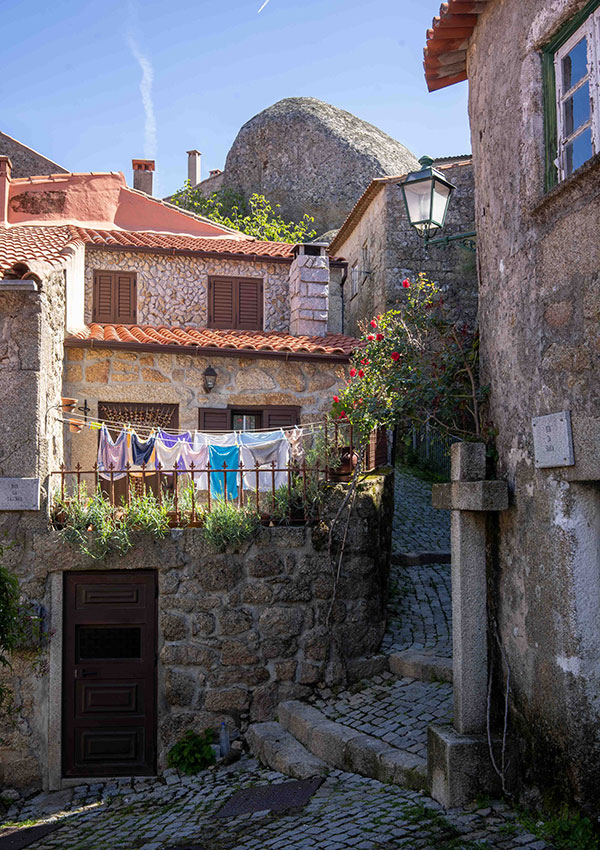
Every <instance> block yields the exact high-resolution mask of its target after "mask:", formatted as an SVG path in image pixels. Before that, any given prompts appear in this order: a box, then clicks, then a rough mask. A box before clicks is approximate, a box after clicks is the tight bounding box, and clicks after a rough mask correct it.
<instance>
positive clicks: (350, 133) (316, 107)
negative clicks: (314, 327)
mask: <svg viewBox="0 0 600 850" xmlns="http://www.w3.org/2000/svg"><path fill="white" fill-rule="evenodd" d="M418 167H419V165H418V162H417V159H416V157H415V156H414V155H413V154H412V153H411V152H410V151H409V150H408V148H406V147H405V146H404V145H402V144H401V143H400V142H398V141H396V139H392V138H391V136H388V135H387V134H386V133H384V132H382V131H381V130H379V129H378V128H377V127H374V126H373V125H372V124H368V123H367V122H366V121H363V120H362V119H360V118H357V117H356V116H355V115H352V114H351V113H350V112H346V111H344V110H343V109H338V108H337V107H335V106H331V105H330V104H328V103H323V101H321V100H317V99H316V98H314V97H290V98H286V99H285V100H280V101H278V102H277V103H275V104H273V106H269V107H268V109H265V110H264V111H263V112H260V113H259V114H258V115H255V116H254V118H251V119H250V121H248V122H247V123H246V124H244V126H243V127H242V128H241V130H240V131H239V133H238V134H237V137H236V139H235V141H234V143H233V145H232V147H231V150H230V151H229V154H228V155H227V162H226V164H225V170H224V172H223V174H222V175H219V177H220V178H222V179H221V180H220V181H219V182H220V184H221V185H222V186H223V187H226V188H231V189H235V190H237V191H240V192H242V194H244V195H245V196H246V197H248V195H250V194H251V193H252V192H258V193H260V194H262V195H266V197H267V198H269V200H270V201H271V202H273V203H278V204H280V205H281V212H282V214H283V215H284V217H286V218H288V219H293V220H297V219H299V218H301V216H302V215H303V214H304V213H305V212H307V213H309V214H310V215H312V216H314V218H315V228H316V230H317V232H318V233H321V232H323V231H326V230H330V229H332V228H336V227H339V226H340V225H341V224H342V222H343V221H344V219H345V218H346V216H347V215H348V213H349V212H350V210H351V209H352V207H353V206H354V204H355V203H356V201H357V200H358V198H359V197H360V195H361V194H362V193H363V192H364V190H365V189H366V187H367V186H368V184H369V183H370V181H371V180H372V179H373V178H374V177H382V176H384V175H386V174H404V173H405V172H406V171H410V170H413V169H415V168H418ZM207 182H208V181H207ZM200 185H201V186H202V184H200ZM206 188H207V189H208V186H207V187H206ZM211 191H214V188H212V189H211Z"/></svg>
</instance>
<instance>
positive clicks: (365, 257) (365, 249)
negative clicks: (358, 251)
mask: <svg viewBox="0 0 600 850" xmlns="http://www.w3.org/2000/svg"><path fill="white" fill-rule="evenodd" d="M370 272H371V260H370V257H369V243H368V242H365V243H364V244H363V246H362V268H361V273H362V279H363V283H364V282H365V280H366V279H367V276H368V275H369V274H370Z"/></svg>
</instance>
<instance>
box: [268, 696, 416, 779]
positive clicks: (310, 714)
mask: <svg viewBox="0 0 600 850" xmlns="http://www.w3.org/2000/svg"><path fill="white" fill-rule="evenodd" d="M278 716H279V722H280V723H281V724H282V726H283V727H284V728H285V729H286V730H287V731H288V732H290V733H291V734H292V735H293V736H294V738H295V739H296V740H297V741H300V743H301V744H303V745H304V747H306V748H307V749H308V750H309V751H310V752H311V753H312V754H313V755H314V756H316V757H318V759H319V760H322V761H323V762H326V763H327V764H328V765H331V767H334V768H337V769H338V770H345V771H348V772H350V773H358V774H360V775H361V776H368V777H370V778H371V779H378V780H379V781H380V782H390V783H393V784H394V785H402V786H404V787H405V788H411V789H413V790H416V791H418V790H421V789H425V788H426V787H427V763H426V761H425V760H424V759H422V758H419V756H415V755H414V754H413V753H409V752H406V751H404V750H401V749H399V748H398V747H392V746H390V745H389V744H386V743H385V741H381V740H379V739H378V738H374V737H372V736H371V735H365V734H364V733H362V732H359V731H357V730H356V729H351V728H350V727H349V726H343V725H342V724H341V723H335V722H334V721H333V720H328V718H327V717H325V715H324V714H322V713H321V712H320V711H319V710H318V709H316V708H313V706H310V705H305V704H304V703H302V702H298V701H297V700H288V701H287V702H281V703H279V707H278ZM262 725H265V724H262Z"/></svg>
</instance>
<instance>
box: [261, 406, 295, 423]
mask: <svg viewBox="0 0 600 850" xmlns="http://www.w3.org/2000/svg"><path fill="white" fill-rule="evenodd" d="M299 414H300V408H298V407H265V409H264V410H263V424H262V427H263V428H289V427H291V426H292V425H297V424H298V422H299V419H300V415H299Z"/></svg>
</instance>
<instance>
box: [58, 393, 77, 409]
mask: <svg viewBox="0 0 600 850" xmlns="http://www.w3.org/2000/svg"><path fill="white" fill-rule="evenodd" d="M77 401H78V399H76V398H66V397H63V398H61V400H60V405H61V407H62V410H63V413H73V411H74V410H75V405H76V404H77Z"/></svg>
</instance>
